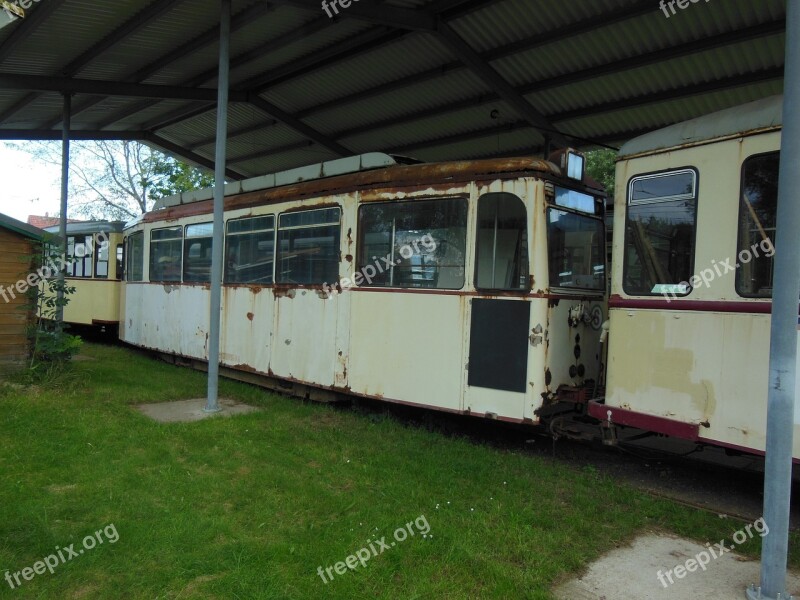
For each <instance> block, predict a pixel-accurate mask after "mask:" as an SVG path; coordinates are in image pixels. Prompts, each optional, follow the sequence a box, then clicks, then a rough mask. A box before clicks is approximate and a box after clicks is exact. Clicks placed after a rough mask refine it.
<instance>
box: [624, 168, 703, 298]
mask: <svg viewBox="0 0 800 600" xmlns="http://www.w3.org/2000/svg"><path fill="white" fill-rule="evenodd" d="M697 199H698V173H697V170H695V169H694V168H689V167H686V168H681V169H675V170H670V171H664V172H659V173H650V174H644V175H638V176H636V177H633V178H632V179H631V180H630V182H629V184H628V198H627V207H626V216H625V242H624V257H623V289H624V290H625V292H626V293H627V294H629V295H632V296H650V295H671V296H685V295H688V294H689V293H691V291H692V288H691V286H690V285H689V283H688V282H690V281H691V280H692V276H693V274H694V260H695V249H696V230H697Z"/></svg>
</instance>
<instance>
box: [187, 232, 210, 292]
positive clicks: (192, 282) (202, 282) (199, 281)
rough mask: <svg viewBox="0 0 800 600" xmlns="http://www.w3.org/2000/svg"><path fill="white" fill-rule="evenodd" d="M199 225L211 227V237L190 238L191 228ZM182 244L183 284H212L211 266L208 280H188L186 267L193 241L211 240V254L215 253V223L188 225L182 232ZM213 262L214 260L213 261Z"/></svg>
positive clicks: (197, 236) (195, 236) (196, 236)
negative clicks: (190, 245) (190, 244)
mask: <svg viewBox="0 0 800 600" xmlns="http://www.w3.org/2000/svg"><path fill="white" fill-rule="evenodd" d="M198 225H211V235H193V236H192V237H189V233H188V232H189V228H191V227H197V226H198ZM182 235H183V238H182V244H181V282H182V283H188V284H201V285H202V284H204V283H211V264H209V265H208V280H205V279H191V280H189V279H186V267H187V264H188V262H190V261H187V258H188V257H189V252H188V250H189V247H188V244H189V243H190V242H191V241H192V240H206V239H210V240H211V252H212V254H213V252H214V221H201V222H199V223H187V224H186V225H184V226H183V232H182ZM212 260H213V259H212Z"/></svg>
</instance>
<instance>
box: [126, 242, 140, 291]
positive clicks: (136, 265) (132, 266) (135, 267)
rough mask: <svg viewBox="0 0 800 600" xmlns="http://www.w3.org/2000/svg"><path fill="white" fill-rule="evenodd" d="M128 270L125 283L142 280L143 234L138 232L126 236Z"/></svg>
mask: <svg viewBox="0 0 800 600" xmlns="http://www.w3.org/2000/svg"><path fill="white" fill-rule="evenodd" d="M127 259H128V268H127V272H126V273H125V276H126V279H125V280H126V281H143V280H144V232H142V231H139V232H137V233H133V234H131V235H129V236H128V248H127Z"/></svg>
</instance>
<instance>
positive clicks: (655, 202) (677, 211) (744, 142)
mask: <svg viewBox="0 0 800 600" xmlns="http://www.w3.org/2000/svg"><path fill="white" fill-rule="evenodd" d="M782 106H783V98H782V97H781V96H776V97H772V98H767V99H764V100H760V101H757V102H753V103H751V104H747V105H745V106H739V107H735V108H732V109H729V110H725V111H721V112H718V113H715V114H711V115H707V116H704V117H701V118H699V119H694V120H692V121H688V122H685V123H680V124H677V125H674V126H671V127H667V128H665V129H662V130H659V131H655V132H653V133H650V134H647V135H644V136H642V137H639V138H637V139H634V140H631V141H630V142H628V143H627V144H626V145H625V146H623V148H622V150H621V153H620V157H619V161H618V163H617V175H616V181H617V193H616V203H615V207H614V216H615V223H614V231H615V236H614V249H613V265H614V267H613V270H612V271H613V275H612V280H611V285H612V290H611V292H612V293H611V297H610V300H609V307H610V308H609V310H610V341H609V348H608V351H609V355H608V385H607V393H606V395H605V398H604V399H602V400H600V401H595V402H592V403H591V404H590V406H589V412H590V414H592V415H593V416H595V417H596V418H597V419H599V420H600V421H601V422H602V423H603V424H604V425H605V426H606V427H607V428H614V427H617V426H620V425H623V426H632V427H636V428H639V429H643V430H647V431H652V432H658V433H662V434H667V435H670V436H675V437H679V438H683V439H688V440H691V441H694V442H700V443H706V444H714V445H718V446H723V447H726V448H729V449H732V450H741V451H745V452H755V453H761V452H763V451H764V448H765V443H766V417H767V391H768V388H769V383H768V376H769V338H770V312H771V308H772V303H771V295H772V278H773V258H772V257H773V255H774V254H775V246H774V237H775V226H776V223H775V215H776V209H777V200H778V167H779V158H780V154H779V151H780V141H781V122H782V119H781V116H782V115H781V113H782ZM799 367H800V365H799ZM798 383H799V384H800V380H798ZM798 397H800V395H799V396H798ZM797 415H798V417H800V411H798V412H797ZM793 456H794V457H795V459H797V458H798V457H800V426H798V425H797V424H795V442H794V452H793Z"/></svg>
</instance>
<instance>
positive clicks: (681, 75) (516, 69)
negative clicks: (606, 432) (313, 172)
mask: <svg viewBox="0 0 800 600" xmlns="http://www.w3.org/2000/svg"><path fill="white" fill-rule="evenodd" d="M330 1H332V0H329V3H330ZM37 13H38V14H37ZM218 19H219V3H218V2H216V1H215V0H117V1H115V2H113V3H105V2H97V1H96V0H69V1H65V0H44V1H42V2H40V3H38V4H36V5H34V7H33V8H32V9H31V11H30V14H29V18H28V19H26V21H18V22H16V23H14V24H12V25H11V26H7V27H5V28H3V29H2V30H0V78H2V77H3V76H4V75H14V74H17V75H32V76H37V77H39V78H41V79H37V80H36V81H35V82H30V81H29V80H26V81H25V82H18V81H17V80H14V81H15V82H16V83H15V84H14V85H15V86H16V87H14V89H0V138H2V137H6V138H8V137H12V136H21V135H26V136H29V137H31V138H47V137H58V127H59V122H60V116H61V114H60V112H61V106H62V99H61V96H60V94H59V93H58V92H57V91H52V88H53V86H55V87H56V89H61V88H60V86H62V85H63V84H64V79H63V78H64V77H71V78H76V79H82V80H87V79H88V80H98V81H102V82H103V83H102V84H99V85H103V86H107V84H109V82H110V83H114V82H125V83H142V84H152V85H158V86H177V87H181V88H186V87H191V88H198V87H206V88H208V87H214V85H215V80H216V68H217V64H216V63H217V53H218V43H217V34H216V27H217V23H218ZM784 21H785V1H784V0H759V2H753V1H752V0H725V1H724V2H723V1H721V0H719V1H715V2H708V3H697V4H691V5H690V6H689V7H688V8H686V9H684V10H678V12H677V14H675V15H672V16H670V17H669V18H668V17H667V16H665V15H664V13H662V11H661V10H660V9H659V3H658V2H657V1H654V0H573V1H571V2H563V0H536V1H535V2H532V1H531V0H389V1H387V2H377V1H376V2H369V3H368V2H366V1H362V2H359V3H352V4H351V6H350V7H349V8H346V9H342V8H340V9H339V15H338V16H337V17H336V18H328V17H327V16H326V14H325V12H324V11H323V9H322V8H321V5H320V2H319V1H318V0H271V1H270V2H269V3H266V2H265V1H264V0H234V2H233V19H232V24H233V25H232V28H233V34H232V41H231V59H232V63H231V65H232V66H231V79H232V86H233V89H234V90H235V91H237V92H247V94H248V96H247V98H248V99H250V101H247V102H237V103H232V104H231V107H230V115H229V133H230V140H229V145H228V151H229V153H228V154H229V167H230V168H231V169H232V171H234V172H235V173H238V174H239V175H241V176H242V177H252V176H257V175H260V174H263V173H267V172H271V171H276V170H284V169H289V168H293V167H297V166H301V165H303V164H308V163H313V162H319V161H321V160H330V159H332V158H336V157H337V156H340V155H341V154H342V153H345V152H352V153H361V152H368V151H399V152H408V153H410V154H412V155H415V156H416V157H418V158H421V159H424V160H452V159H459V158H481V157H489V156H497V155H508V154H513V153H517V152H524V153H529V152H539V151H541V147H542V144H543V140H544V136H543V134H542V131H541V123H539V124H538V126H534V125H533V123H534V121H536V120H537V119H538V118H539V117H541V119H540V120H541V121H546V122H549V124H550V125H548V126H547V127H548V128H549V127H552V128H553V129H558V130H559V131H560V132H562V133H564V134H568V135H569V136H573V137H571V138H569V141H570V143H571V144H572V145H576V146H590V145H592V143H605V144H609V143H621V142H624V141H625V140H627V139H629V138H630V137H631V136H633V135H638V134H639V133H641V132H644V131H648V130H652V129H657V128H659V127H662V126H664V125H668V124H670V123H674V122H678V121H683V120H686V119H690V118H693V117H696V116H699V115H701V114H705V113H708V112H712V111H715V110H720V109H724V108H726V107H730V106H734V105H736V104H739V103H743V102H748V101H752V100H757V99H759V98H763V97H765V96H770V95H773V94H776V93H781V91H782V74H781V70H782V67H783V61H784V29H785V25H784ZM437 23H438V25H437ZM448 30H449V31H451V32H452V33H449V34H448V33H447V32H448ZM53 40H58V44H54V43H53ZM464 53H466V54H464ZM3 81H10V79H8V78H7V79H5V80H3ZM45 84H46V85H45ZM42 85H45V87H48V88H50V89H51V91H36V90H37V89H42V88H41V86H42ZM26 86H27V87H26ZM37 86H39V87H37ZM104 89H106V88H104ZM109 91H113V92H114V93H115V94H119V93H121V92H119V91H118V90H109ZM173 91H174V90H173ZM178 91H181V90H178ZM148 93H150V92H148ZM165 96H166V94H165ZM265 101H266V102H265ZM521 102H527V108H526V109H525V110H524V111H523V110H521V108H520V103H521ZM73 107H74V109H75V114H74V115H73V117H72V123H73V128H74V129H75V130H79V131H82V132H84V135H91V134H95V133H97V134H98V135H108V132H109V131H114V132H120V133H119V135H120V136H125V137H137V136H140V137H142V138H144V139H147V140H148V143H151V144H154V145H157V144H158V143H161V144H162V146H164V147H166V148H168V150H169V151H170V152H172V153H175V154H180V155H182V156H184V157H185V158H188V159H189V160H191V161H193V162H196V163H198V164H203V165H205V166H209V165H211V164H213V159H214V155H213V153H214V141H213V140H214V132H215V111H214V106H213V104H212V103H210V102H207V101H204V100H203V101H198V100H189V99H186V100H180V99H175V98H172V99H169V98H164V99H157V98H150V99H148V98H142V97H126V96H122V95H114V96H107V95H106V94H103V93H100V92H98V93H97V94H95V95H88V94H79V95H77V96H76V97H75V98H74V99H73ZM273 107H274V108H273ZM273 113H274V114H273ZM536 113H538V115H537V114H536ZM309 128H311V129H309ZM3 130H15V131H14V132H13V133H5V134H4V133H3ZM17 130H22V131H21V132H20V131H17ZM159 140H160V141H159Z"/></svg>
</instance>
